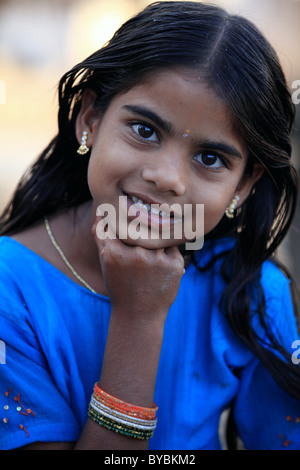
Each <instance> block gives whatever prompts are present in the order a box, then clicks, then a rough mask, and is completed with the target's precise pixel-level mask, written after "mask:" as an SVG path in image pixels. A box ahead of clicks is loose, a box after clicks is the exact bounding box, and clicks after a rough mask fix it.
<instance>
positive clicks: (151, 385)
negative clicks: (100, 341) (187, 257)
mask: <svg viewBox="0 0 300 470" xmlns="http://www.w3.org/2000/svg"><path fill="white" fill-rule="evenodd" d="M153 313H154V312H153ZM154 317H155V315H154ZM163 328H164V325H163V324H162V321H149V322H147V324H145V320H141V321H140V320H139V319H137V316H136V315H134V314H132V312H112V316H111V321H110V326H109V331H108V337H107V343H106V349H105V355H104V360H103V366H102V372H101V376H100V379H99V385H100V387H101V388H102V389H103V390H104V391H106V392H107V393H109V394H110V395H113V396H115V397H117V398H119V399H121V400H124V401H126V402H129V403H133V404H134V405H136V406H143V407H147V408H150V407H152V406H153V400H154V390H155V382H156V375H157V368H158V363H159V358H160V352H161V345H162V339H163ZM147 448H148V440H141V439H135V438H131V437H125V436H122V435H120V434H117V433H115V432H113V431H111V430H107V429H105V428H104V427H103V426H101V425H99V424H97V423H95V422H93V421H92V420H91V419H88V421H87V423H86V426H85V428H84V430H83V433H82V435H81V437H80V439H79V440H78V442H77V444H76V446H75V449H78V450H84V449H99V450H100V449H106V450H107V449H110V450H113V449H119V450H121V449H137V450H143V449H147Z"/></svg>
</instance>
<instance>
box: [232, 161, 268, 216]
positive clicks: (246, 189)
mask: <svg viewBox="0 0 300 470" xmlns="http://www.w3.org/2000/svg"><path fill="white" fill-rule="evenodd" d="M264 171H265V169H264V167H263V166H262V165H261V164H260V163H255V164H254V166H253V171H252V173H251V175H244V176H243V177H242V179H241V181H240V183H239V184H238V187H237V189H236V194H237V195H238V196H239V197H240V199H239V203H238V204H237V208H238V207H240V206H242V204H243V203H244V202H245V201H246V199H247V198H248V196H249V194H250V193H251V191H252V189H253V187H254V185H255V183H256V182H257V181H258V180H259V179H260V178H261V177H262V175H263V173H264Z"/></svg>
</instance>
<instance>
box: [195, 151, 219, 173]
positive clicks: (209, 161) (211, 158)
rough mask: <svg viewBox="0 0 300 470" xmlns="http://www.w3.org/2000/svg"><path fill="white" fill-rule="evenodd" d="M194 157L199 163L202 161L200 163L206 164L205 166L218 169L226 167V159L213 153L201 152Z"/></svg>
mask: <svg viewBox="0 0 300 470" xmlns="http://www.w3.org/2000/svg"><path fill="white" fill-rule="evenodd" d="M194 158H195V160H196V161H197V162H198V163H200V165H202V166H204V167H205V168H210V169H214V170H217V169H219V168H223V167H226V164H225V161H224V159H223V158H221V157H219V156H218V155H215V154H213V153H209V152H201V153H199V154H198V155H196V156H195V157H194Z"/></svg>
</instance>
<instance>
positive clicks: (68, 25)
mask: <svg viewBox="0 0 300 470" xmlns="http://www.w3.org/2000/svg"><path fill="white" fill-rule="evenodd" d="M149 3H151V1H148V0H0V139H1V152H0V211H1V210H2V209H3V208H4V206H5V205H6V203H7V202H8V200H9V198H10V196H11V194H12V192H13V189H14V187H15V185H16V183H17V181H18V180H19V178H20V176H21V175H22V174H23V172H24V171H25V169H26V168H27V167H28V165H29V164H30V163H31V162H32V161H33V160H35V158H36V157H37V155H38V154H39V153H40V151H41V150H42V149H43V148H44V147H45V146H46V145H47V143H48V142H49V140H50V139H51V138H52V137H53V136H54V135H55V134H56V130H57V125H56V113H57V103H56V99H57V95H56V86H57V83H58V80H59V79H60V77H61V75H62V74H63V73H64V72H65V71H67V70H68V69H69V68H71V67H72V66H73V65H75V63H77V62H80V61H81V60H82V59H84V58H85V57H86V56H88V55H89V54H90V53H92V52H94V51H95V50H96V49H99V48H100V47H101V46H102V45H103V44H104V43H105V42H106V41H107V40H108V39H109V38H110V37H111V36H112V34H113V33H114V31H115V30H116V29H117V28H118V27H119V26H120V25H121V24H122V23H123V22H124V21H125V20H126V19H128V18H129V17H130V16H132V15H133V14H135V13H136V12H137V11H139V10H140V9H142V8H144V7H145V6H146V5H148V4H149ZM208 3H214V4H218V5H221V6H223V7H225V8H227V9H228V10H229V12H230V13H238V14H242V15H244V16H246V17H247V18H249V19H250V20H252V21H253V22H254V23H255V24H256V25H257V26H259V27H260V28H261V30H262V31H263V32H264V33H265V35H266V36H267V38H268V39H269V40H270V41H271V43H272V44H273V46H274V47H275V49H276V51H277V53H278V55H279V57H280V60H281V63H282V66H283V67H284V70H285V73H286V77H287V81H288V83H289V85H290V87H291V90H292V91H294V96H295V98H296V100H297V101H299V102H300V27H299V25H300V0H223V1H219V0H214V1H211V2H208ZM297 80H299V82H298V83H296V81H297ZM293 86H294V89H293ZM297 90H299V91H298V92H297ZM296 108H297V125H296V129H295V132H294V158H295V162H296V165H297V168H298V170H299V158H298V154H299V150H300V130H299V129H300V104H298V105H297V106H296ZM266 118H267V117H266ZM262 204H263V201H262ZM299 247H300V208H298V214H297V217H296V219H295V223H294V225H293V228H292V230H291V232H290V235H289V236H288V238H287V239H286V241H285V243H284V244H283V247H282V249H281V251H280V257H281V259H282V260H283V261H284V262H285V263H286V264H287V266H288V267H289V269H290V271H291V272H292V273H293V275H294V276H295V278H296V280H297V282H298V285H299V286H300V253H299V251H300V250H299Z"/></svg>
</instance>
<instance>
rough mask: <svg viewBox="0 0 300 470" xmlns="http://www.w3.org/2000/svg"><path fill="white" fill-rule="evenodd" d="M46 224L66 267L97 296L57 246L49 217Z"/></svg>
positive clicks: (45, 218)
mask: <svg viewBox="0 0 300 470" xmlns="http://www.w3.org/2000/svg"><path fill="white" fill-rule="evenodd" d="M44 222H45V227H46V230H47V232H48V235H49V237H50V240H51V242H52V244H53V246H54V247H55V248H56V250H57V251H58V253H59V255H60V256H61V258H62V259H63V261H64V263H65V264H66V266H67V267H68V268H69V269H70V271H71V272H72V273H73V274H74V276H75V277H76V278H77V279H78V281H80V282H81V283H82V284H83V285H84V286H85V287H86V288H87V289H89V290H90V291H91V292H94V294H96V293H97V292H96V291H95V290H94V289H93V288H92V287H91V286H90V285H89V284H88V283H87V282H86V281H85V280H84V279H82V277H81V276H79V274H78V272H77V271H76V270H75V269H74V268H73V266H72V265H71V264H70V262H69V261H68V259H67V258H66V256H65V254H64V252H63V251H62V249H61V248H60V246H59V245H58V244H57V242H56V240H55V238H54V235H53V233H52V231H51V228H50V225H49V221H48V219H47V217H44Z"/></svg>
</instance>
